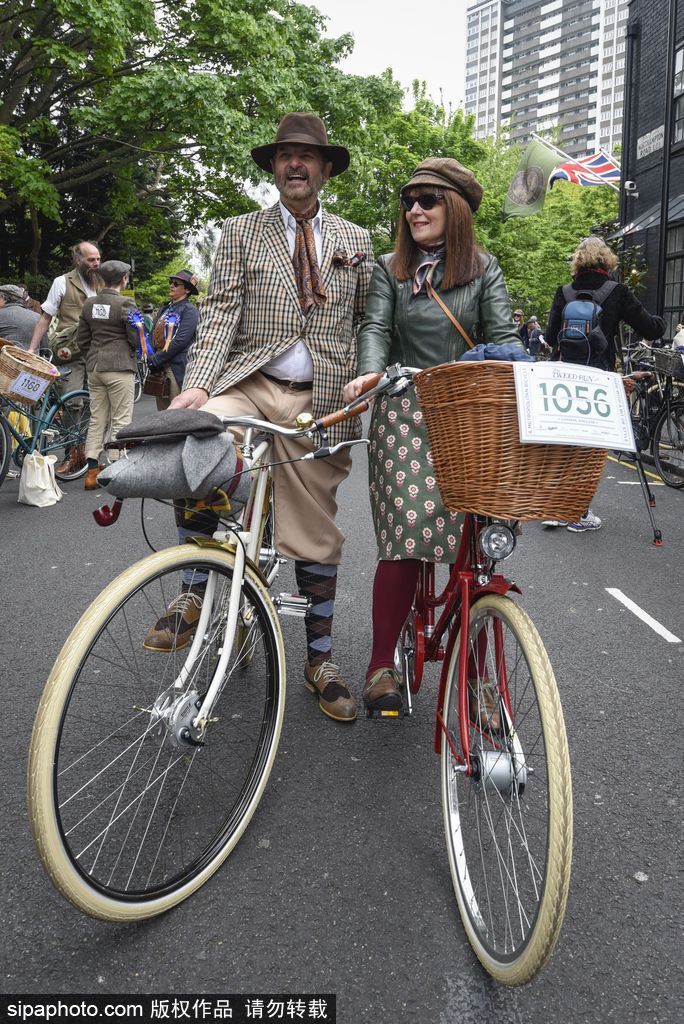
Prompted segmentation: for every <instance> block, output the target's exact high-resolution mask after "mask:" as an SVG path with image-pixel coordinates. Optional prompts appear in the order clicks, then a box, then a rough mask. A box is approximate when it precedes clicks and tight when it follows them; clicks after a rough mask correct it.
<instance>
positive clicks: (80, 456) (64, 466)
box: [55, 444, 86, 476]
mask: <svg viewBox="0 0 684 1024" xmlns="http://www.w3.org/2000/svg"><path fill="white" fill-rule="evenodd" d="M85 464H86V453H85V445H84V444H75V445H72V447H71V448H70V449H69V454H68V455H67V456H66V458H65V459H64V460H63V461H62V462H60V464H59V465H58V466H55V473H61V475H62V476H68V475H69V474H70V473H78V471H79V470H81V469H83V467H84V466H85Z"/></svg>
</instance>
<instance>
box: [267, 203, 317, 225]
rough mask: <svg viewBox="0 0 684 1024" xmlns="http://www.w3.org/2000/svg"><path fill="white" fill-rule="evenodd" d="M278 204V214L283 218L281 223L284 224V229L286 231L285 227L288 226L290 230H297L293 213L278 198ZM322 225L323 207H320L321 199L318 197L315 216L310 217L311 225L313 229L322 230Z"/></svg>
mask: <svg viewBox="0 0 684 1024" xmlns="http://www.w3.org/2000/svg"><path fill="white" fill-rule="evenodd" d="M278 206H279V207H280V216H281V217H282V218H283V224H284V225H285V230H286V231H287V229H288V228H290V229H291V230H292V231H296V230H297V221H296V219H295V216H294V214H292V213H290V211H289V210H288V208H287V207H286V206H283V204H282V203H281V202H280V200H278ZM322 225H323V207H322V205H321V201H320V199H319V200H318V212H317V213H316V216H315V217H312V218H311V226H312V227H313V229H314V231H315V230H318V231H321V230H322Z"/></svg>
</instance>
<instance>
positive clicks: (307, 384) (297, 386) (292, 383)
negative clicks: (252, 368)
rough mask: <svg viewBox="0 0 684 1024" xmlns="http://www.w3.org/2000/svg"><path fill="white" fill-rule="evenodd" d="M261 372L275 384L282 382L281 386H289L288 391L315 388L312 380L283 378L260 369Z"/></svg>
mask: <svg viewBox="0 0 684 1024" xmlns="http://www.w3.org/2000/svg"><path fill="white" fill-rule="evenodd" d="M259 373H260V374H261V376H262V377H265V378H266V380H272V381H273V383H274V384H280V386H281V387H283V388H287V390H288V391H311V389H312V388H313V381H312V380H283V379H282V378H280V377H272V376H271V374H270V373H264V371H263V370H259Z"/></svg>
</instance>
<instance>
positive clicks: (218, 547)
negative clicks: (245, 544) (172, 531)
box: [185, 535, 270, 590]
mask: <svg viewBox="0 0 684 1024" xmlns="http://www.w3.org/2000/svg"><path fill="white" fill-rule="evenodd" d="M185 543H186V544H196V545H197V547H198V548H214V550H215V551H227V552H228V554H233V551H234V548H235V545H234V544H229V543H228V542H227V540H216V538H215V537H202V536H200V535H196V536H194V537H186V538H185ZM245 566H249V568H250V569H251V570H252V572H253V573H254V575H255V576H256V577H257V578H258V580H259V582H260V583H263V585H264V586H265V587H266V589H267V590H268V589H269V587H270V584H269V582H268V580H267V579H266V577H265V576H264V574H263V572H262V571H261V569H260V568H259V566H258V565H257V564H256V563H255V562H253V561H252V559H251V558H249V557H248V556H247V555H245Z"/></svg>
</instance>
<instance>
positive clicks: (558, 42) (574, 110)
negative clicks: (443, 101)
mask: <svg viewBox="0 0 684 1024" xmlns="http://www.w3.org/2000/svg"><path fill="white" fill-rule="evenodd" d="M628 7H629V2H628V0H549V2H548V3H541V4H540V3H537V2H533V0H479V2H477V3H473V4H471V6H470V7H469V8H468V40H467V49H466V97H465V109H466V112H467V113H472V114H474V115H475V133H476V136H477V137H478V138H485V137H486V136H491V135H495V134H496V132H497V131H498V130H499V127H500V126H501V125H502V124H504V125H508V126H510V138H511V140H512V141H525V140H526V139H527V138H528V137H529V134H530V132H534V131H536V132H538V131H541V130H543V129H545V128H551V127H554V126H556V125H560V126H561V135H560V139H559V145H560V146H561V148H562V149H564V150H565V151H566V152H567V153H569V154H570V155H572V156H582V155H585V154H587V153H589V152H593V151H595V150H596V149H599V148H603V149H605V150H607V151H609V152H612V150H613V148H614V146H615V145H616V143H619V142H620V139H621V135H622V106H623V93H624V80H625V79H624V76H625V48H626V41H625V25H626V22H627V17H628V13H629V11H628Z"/></svg>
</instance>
